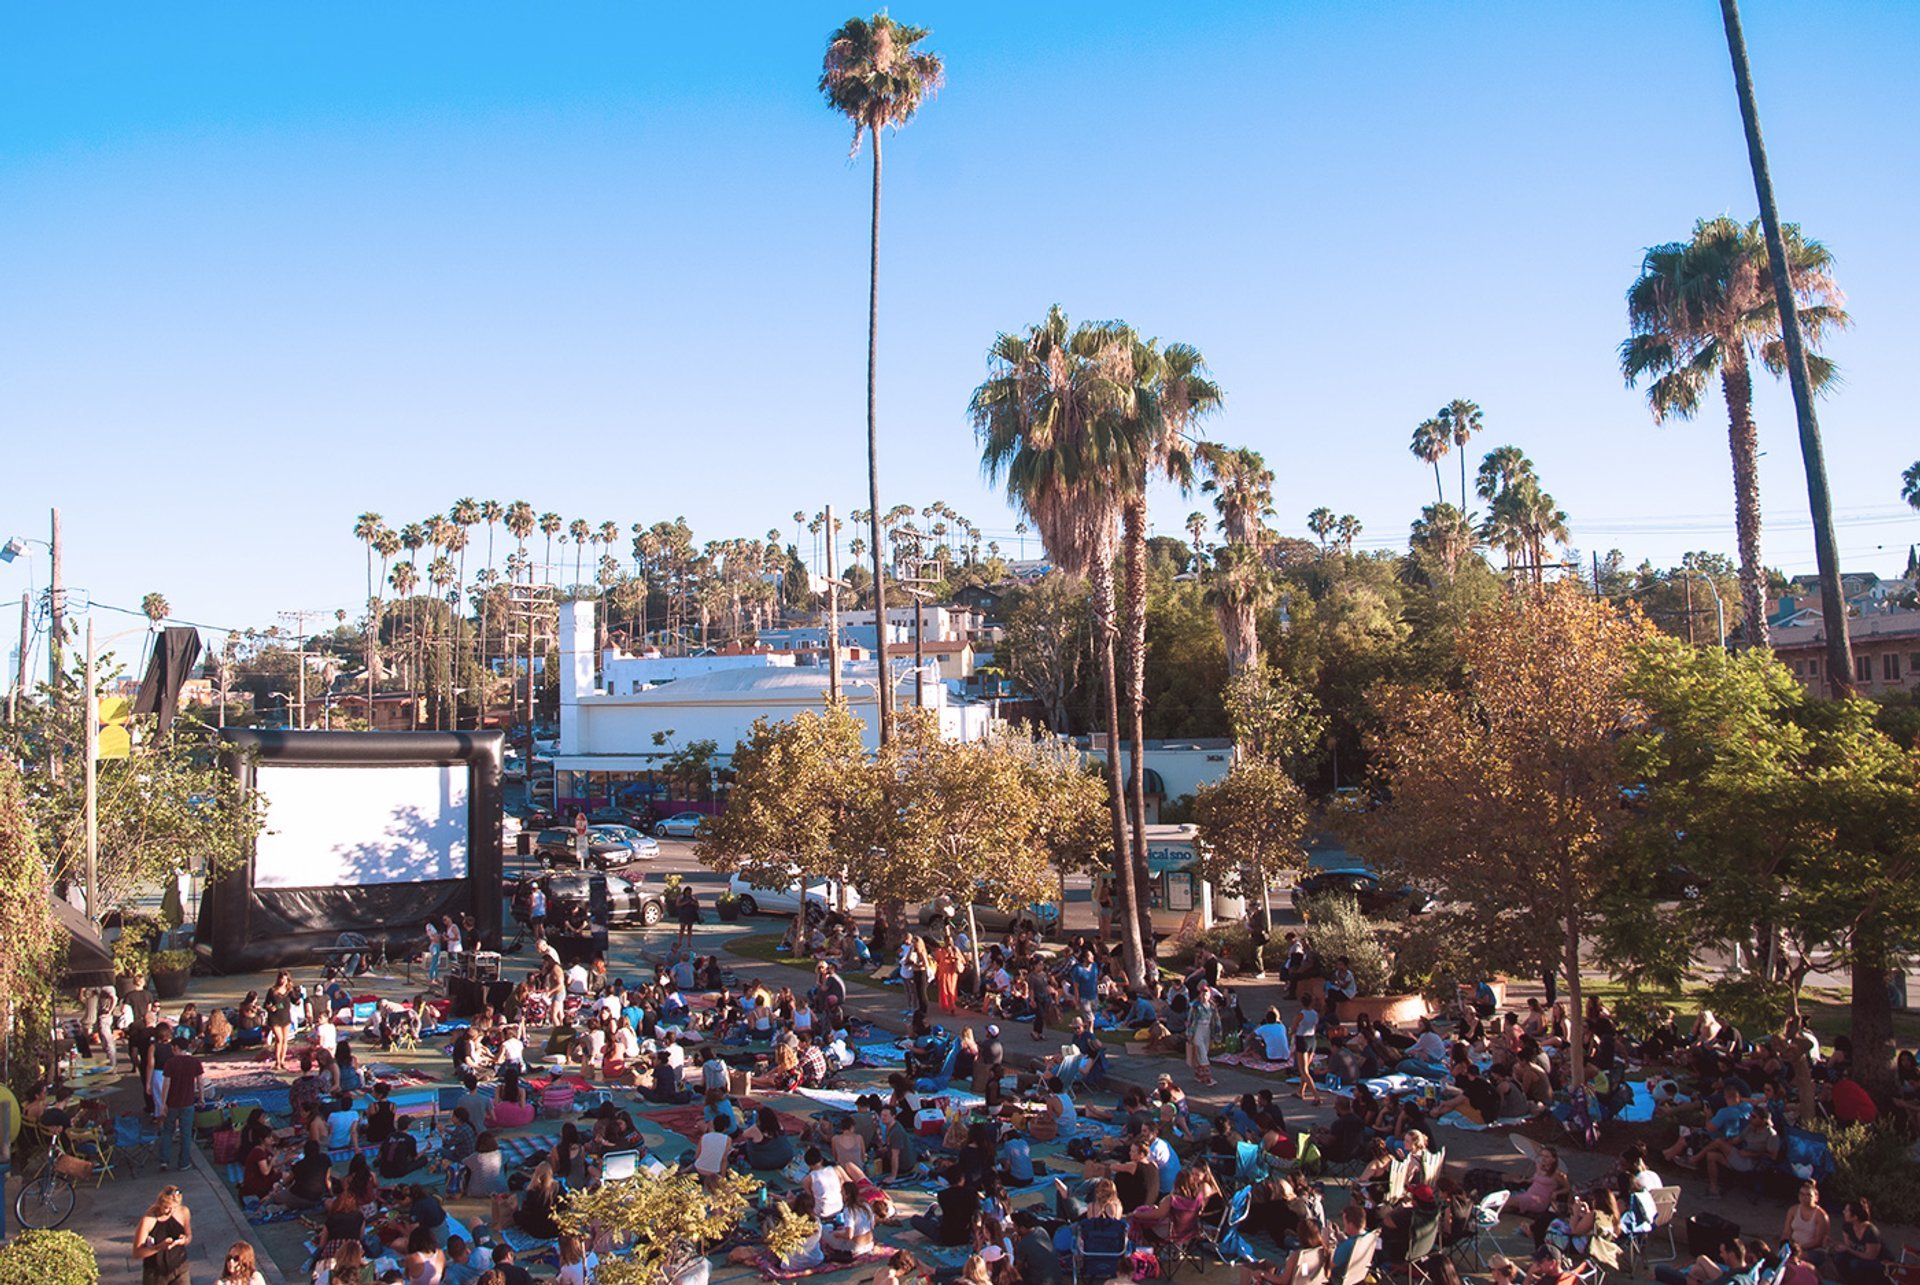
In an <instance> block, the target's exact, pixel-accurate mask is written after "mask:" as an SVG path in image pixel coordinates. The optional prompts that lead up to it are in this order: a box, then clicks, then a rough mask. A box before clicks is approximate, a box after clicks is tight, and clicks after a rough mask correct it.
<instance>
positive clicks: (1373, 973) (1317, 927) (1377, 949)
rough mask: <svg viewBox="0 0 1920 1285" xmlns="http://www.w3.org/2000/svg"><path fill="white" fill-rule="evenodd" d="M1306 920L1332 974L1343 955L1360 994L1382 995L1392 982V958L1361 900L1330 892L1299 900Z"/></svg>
mask: <svg viewBox="0 0 1920 1285" xmlns="http://www.w3.org/2000/svg"><path fill="white" fill-rule="evenodd" d="M1299 909H1300V913H1301V915H1302V916H1303V917H1304V918H1305V919H1306V921H1307V932H1308V936H1309V937H1310V939H1311V940H1312V942H1313V948H1314V950H1315V951H1317V952H1319V955H1320V961H1321V965H1322V966H1323V967H1324V968H1325V969H1326V970H1327V973H1328V975H1329V976H1331V975H1332V973H1333V969H1334V965H1335V962H1336V961H1337V960H1339V958H1340V957H1341V956H1342V955H1345V956H1346V957H1347V966H1348V967H1349V968H1351V969H1353V980H1354V982H1355V984H1357V985H1358V986H1359V988H1360V991H1359V993H1360V994H1362V995H1385V994H1388V993H1390V992H1389V989H1388V988H1389V987H1390V986H1391V985H1392V983H1393V962H1392V961H1391V960H1390V959H1388V958H1387V951H1386V947H1384V946H1382V945H1381V944H1380V934H1379V932H1378V931H1377V930H1376V929H1375V928H1374V926H1373V924H1372V922H1370V921H1369V920H1368V919H1367V917H1366V916H1365V915H1363V914H1361V913H1360V904H1359V903H1358V902H1357V901H1355V900H1354V899H1353V898H1352V897H1349V896H1346V895H1344V894H1341V893H1330V894H1328V895H1326V896H1322V897H1311V898H1308V899H1307V900H1305V901H1302V902H1301V903H1300V907H1299Z"/></svg>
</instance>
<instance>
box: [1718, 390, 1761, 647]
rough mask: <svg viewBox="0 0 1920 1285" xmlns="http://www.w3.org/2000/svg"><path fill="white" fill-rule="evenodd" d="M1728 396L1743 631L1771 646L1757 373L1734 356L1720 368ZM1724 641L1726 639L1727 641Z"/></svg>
mask: <svg viewBox="0 0 1920 1285" xmlns="http://www.w3.org/2000/svg"><path fill="white" fill-rule="evenodd" d="M1720 389H1721V392H1722V393H1724V394H1725V396H1726V399H1727V446H1728V449H1729V450H1730V451H1731V452H1732V454H1733V523H1734V529H1735V532H1736V534H1737V537H1738V539H1739V542H1740V606H1741V609H1742V610H1743V611H1744V612H1745V613H1746V619H1745V620H1744V621H1742V622H1741V626H1740V632H1741V634H1742V636H1743V637H1744V638H1745V640H1746V644H1747V646H1749V647H1764V646H1766V645H1767V569H1766V568H1765V567H1764V566H1762V565H1761V562H1760V435H1759V433H1758V431H1757V430H1756V429H1755V428H1754V423H1753V374H1752V372H1751V371H1750V370H1749V369H1748V367H1747V363H1746V359H1745V358H1744V357H1741V356H1737V355H1736V356H1733V357H1730V358H1729V360H1728V361H1727V364H1726V366H1725V367H1724V368H1723V369H1722V370H1721V372H1720ZM1724 642H1725V640H1724V639H1723V640H1722V645H1724Z"/></svg>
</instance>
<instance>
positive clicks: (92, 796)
mask: <svg viewBox="0 0 1920 1285" xmlns="http://www.w3.org/2000/svg"><path fill="white" fill-rule="evenodd" d="M86 682H87V690H86V695H85V697H84V698H83V700H84V706H83V707H84V710H85V713H86V718H87V732H86V736H85V738H84V741H85V751H86V757H87V761H86V804H85V806H86V813H87V816H86V826H87V918H88V919H90V920H92V921H93V922H94V923H96V924H97V923H99V922H100V763H99V759H100V706H99V703H98V698H97V697H96V695H95V693H94V689H93V616H92V613H91V612H89V613H88V616H87V668H86Z"/></svg>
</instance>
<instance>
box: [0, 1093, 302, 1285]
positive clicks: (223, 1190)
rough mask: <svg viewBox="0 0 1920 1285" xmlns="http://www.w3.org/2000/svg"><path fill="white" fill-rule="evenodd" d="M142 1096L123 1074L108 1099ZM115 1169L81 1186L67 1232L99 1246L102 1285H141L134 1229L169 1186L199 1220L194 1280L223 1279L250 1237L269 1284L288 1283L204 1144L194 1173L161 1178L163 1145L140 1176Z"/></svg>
mask: <svg viewBox="0 0 1920 1285" xmlns="http://www.w3.org/2000/svg"><path fill="white" fill-rule="evenodd" d="M138 1092H139V1090H138V1089H136V1088H135V1087H134V1086H133V1081H132V1079H131V1078H130V1076H128V1075H126V1074H123V1075H122V1077H121V1082H120V1085H119V1086H118V1087H117V1088H116V1089H115V1091H114V1094H113V1097H112V1098H110V1099H108V1100H109V1101H110V1102H111V1103H113V1105H114V1106H115V1107H116V1109H119V1108H125V1107H133V1108H137V1107H138V1106H139V1105H140V1104H139V1102H138V1099H137V1095H138ZM114 1168H115V1176H114V1177H112V1178H109V1179H108V1180H107V1181H105V1182H103V1183H101V1184H100V1186H98V1187H93V1186H90V1185H82V1186H80V1187H79V1188H77V1189H76V1195H77V1196H78V1197H79V1199H78V1201H77V1202H76V1203H75V1205H74V1209H73V1217H71V1218H69V1219H68V1220H67V1225H66V1226H65V1227H63V1228H61V1230H62V1231H70V1232H74V1233H76V1234H77V1235H79V1236H82V1237H84V1238H85V1239H86V1240H87V1242H88V1243H90V1244H91V1245H92V1246H93V1251H94V1255H95V1257H96V1258H98V1260H99V1262H100V1281H101V1285H138V1282H139V1281H140V1277H141V1269H140V1262H139V1260H138V1259H136V1258H134V1256H133V1231H134V1228H135V1227H136V1226H137V1225H138V1224H139V1221H140V1216H141V1215H142V1214H144V1213H146V1212H147V1207H148V1206H149V1205H151V1204H152V1203H153V1199H154V1196H155V1195H157V1194H158V1193H159V1191H160V1189H161V1188H162V1187H165V1186H168V1185H169V1184H171V1185H172V1186H175V1187H178V1188H180V1194H181V1196H182V1197H184V1198H185V1200H186V1205H187V1209H188V1210H189V1211H190V1212H191V1214H192V1216H193V1244H192V1245H190V1246H189V1247H188V1249H187V1260H188V1262H189V1263H190V1264H191V1270H192V1278H193V1279H194V1280H196V1281H211V1280H214V1279H216V1278H217V1277H218V1276H219V1275H220V1269H221V1267H222V1266H223V1265H224V1263H225V1259H226V1255H227V1247H228V1246H230V1245H232V1244H233V1243H234V1242H235V1241H237V1240H244V1241H247V1242H249V1243H250V1244H252V1245H253V1250H254V1257H255V1259H256V1261H257V1263H258V1266H259V1270H260V1275H261V1276H262V1277H263V1278H264V1279H265V1280H266V1282H267V1285H286V1280H285V1277H284V1276H283V1275H282V1274H281V1271H280V1268H279V1267H278V1266H277V1265H276V1264H275V1263H274V1261H273V1259H272V1258H270V1257H268V1256H267V1253H266V1250H265V1248H264V1247H263V1246H262V1245H261V1244H260V1242H259V1240H258V1239H257V1238H256V1237H255V1236H254V1235H253V1229H252V1228H251V1227H250V1226H248V1224H247V1220H246V1219H245V1217H243V1216H242V1215H241V1213H240V1207H239V1205H238V1204H236V1203H235V1201H234V1198H233V1197H232V1196H231V1195H230V1194H228V1189H227V1184H226V1182H225V1181H224V1180H223V1179H222V1178H221V1177H220V1176H219V1175H218V1174H216V1173H215V1172H214V1169H213V1167H212V1163H211V1161H210V1160H209V1159H208V1158H207V1155H206V1153H205V1152H204V1151H202V1150H201V1149H200V1148H199V1147H198V1146H196V1147H195V1148H194V1149H193V1164H192V1166H191V1167H190V1168H187V1169H171V1170H169V1171H168V1172H166V1173H161V1172H160V1161H159V1155H158V1151H157V1145H156V1153H155V1155H154V1157H153V1158H152V1159H150V1160H147V1161H146V1162H144V1163H143V1164H142V1165H141V1166H140V1172H139V1173H138V1174H135V1173H134V1172H133V1170H132V1168H131V1167H130V1166H129V1165H128V1164H127V1163H126V1162H124V1161H119V1160H116V1162H115V1166H114ZM11 1177H12V1180H11V1181H9V1182H8V1183H7V1185H6V1193H5V1194H6V1201H7V1227H8V1230H9V1231H10V1232H12V1233H14V1234H16V1235H17V1234H18V1233H19V1230H20V1229H19V1226H18V1224H17V1220H16V1219H15V1218H14V1216H13V1200H14V1197H15V1196H17V1195H18V1194H19V1192H20V1186H21V1184H20V1182H19V1181H18V1178H17V1176H11ZM49 1285H52V1283H51V1282H49Z"/></svg>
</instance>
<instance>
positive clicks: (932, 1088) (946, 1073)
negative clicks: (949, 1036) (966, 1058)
mask: <svg viewBox="0 0 1920 1285" xmlns="http://www.w3.org/2000/svg"><path fill="white" fill-rule="evenodd" d="M959 1057H960V1041H959V1040H957V1039H955V1040H949V1041H947V1055H946V1057H944V1058H942V1059H941V1060H940V1073H939V1074H938V1075H923V1076H921V1077H920V1078H919V1079H918V1080H915V1081H914V1082H913V1087H914V1089H915V1090H917V1091H918V1092H921V1093H938V1092H940V1090H942V1089H944V1088H946V1087H947V1085H948V1084H950V1083H952V1081H953V1064H954V1062H955V1061H957V1060H958V1059H959Z"/></svg>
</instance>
